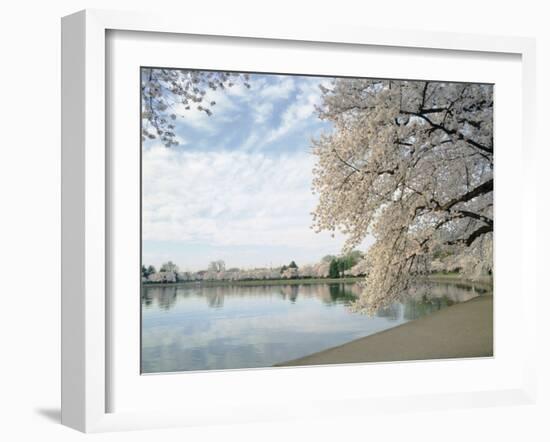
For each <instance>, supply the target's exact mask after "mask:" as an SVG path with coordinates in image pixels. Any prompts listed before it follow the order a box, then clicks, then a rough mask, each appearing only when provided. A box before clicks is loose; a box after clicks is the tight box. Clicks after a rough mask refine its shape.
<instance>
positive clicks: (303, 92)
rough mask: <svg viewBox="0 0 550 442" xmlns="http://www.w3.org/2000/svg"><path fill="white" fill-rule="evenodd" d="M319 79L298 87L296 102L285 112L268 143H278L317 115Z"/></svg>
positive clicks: (307, 81) (303, 83) (301, 83)
mask: <svg viewBox="0 0 550 442" xmlns="http://www.w3.org/2000/svg"><path fill="white" fill-rule="evenodd" d="M318 85H319V79H318V78H314V79H307V80H302V81H301V82H300V84H299V86H298V90H299V92H298V94H297V95H296V100H295V101H293V102H292V103H291V104H290V105H289V106H288V107H287V108H286V110H285V111H284V112H283V114H282V116H281V123H280V125H279V127H277V128H275V129H273V130H271V131H270V132H269V134H268V135H267V138H266V142H268V143H269V142H272V141H276V140H278V139H279V138H281V137H283V136H285V135H286V134H288V133H289V132H291V131H292V130H294V129H296V128H298V127H300V126H302V125H303V123H304V122H305V121H307V120H308V119H310V118H312V117H313V116H314V115H315V114H314V113H315V106H316V105H318V104H319V102H320V98H321V95H320V92H319V86H318Z"/></svg>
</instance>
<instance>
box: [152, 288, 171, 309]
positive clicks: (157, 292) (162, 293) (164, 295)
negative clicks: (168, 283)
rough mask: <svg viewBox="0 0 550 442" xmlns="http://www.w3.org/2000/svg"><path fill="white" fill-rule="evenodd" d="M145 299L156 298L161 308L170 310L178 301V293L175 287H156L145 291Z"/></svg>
mask: <svg viewBox="0 0 550 442" xmlns="http://www.w3.org/2000/svg"><path fill="white" fill-rule="evenodd" d="M144 296H145V299H147V298H149V297H150V298H151V299H152V300H155V301H156V303H157V304H158V306H159V308H161V309H163V310H169V309H170V308H172V307H173V306H174V304H175V303H176V301H177V293H176V288H175V287H154V288H150V289H147V290H146V291H145V294H144Z"/></svg>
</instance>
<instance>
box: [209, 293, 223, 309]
mask: <svg viewBox="0 0 550 442" xmlns="http://www.w3.org/2000/svg"><path fill="white" fill-rule="evenodd" d="M205 297H206V302H207V303H208V307H212V308H221V307H223V301H224V294H223V293H219V292H213V293H212V292H208V293H206V295H205Z"/></svg>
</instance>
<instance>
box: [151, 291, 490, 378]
mask: <svg viewBox="0 0 550 442" xmlns="http://www.w3.org/2000/svg"><path fill="white" fill-rule="evenodd" d="M360 290H361V288H360V287H359V285H357V284H301V285H259V286H217V287H204V286H195V285H189V286H164V287H163V286H157V287H144V288H143V290H142V295H141V300H142V301H141V302H142V327H143V330H142V370H143V371H144V372H168V371H186V370H206V369H228V368H250V367H266V366H272V365H273V364H275V363H280V362H283V361H286V360H290V359H295V358H298V357H301V356H305V355H307V354H311V353H314V352H317V351H321V350H324V349H326V348H329V347H333V346H336V345H340V344H343V343H345V342H349V341H351V340H353V339H357V338H360V337H363V336H367V335H370V334H372V333H376V332H379V331H382V330H385V329H387V328H391V327H394V326H396V325H399V324H402V323H404V322H407V321H410V320H413V319H416V318H419V317H421V316H424V315H427V314H430V313H433V312H434V311H437V310H440V309H442V308H445V307H447V306H449V305H452V304H454V303H457V302H464V301H467V300H468V299H471V298H473V297H475V296H479V295H480V294H481V293H482V292H483V289H480V288H479V287H474V286H471V285H457V284H450V283H439V282H438V283H435V282H426V283H424V284H420V285H418V286H415V287H413V288H412V289H411V291H410V293H408V294H407V296H406V297H404V299H403V300H402V301H401V302H397V303H395V304H392V305H390V306H388V307H386V308H384V309H381V310H379V311H378V312H377V314H376V315H375V316H373V317H368V316H365V315H361V314H357V313H351V312H350V310H349V309H348V306H349V305H350V303H351V302H353V300H355V299H356V298H357V296H358V295H359V294H360Z"/></svg>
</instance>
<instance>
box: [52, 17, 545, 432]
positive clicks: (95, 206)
mask: <svg viewBox="0 0 550 442" xmlns="http://www.w3.org/2000/svg"><path fill="white" fill-rule="evenodd" d="M110 31H124V32H128V31H139V32H154V33H162V34H164V35H167V34H172V35H177V34H179V35H183V36H185V35H194V36H197V35H199V36H217V37H227V38H228V37H235V38H247V39H269V40H272V41H284V42H286V43H287V44H292V42H296V43H298V42H312V43H319V44H334V43H337V44H340V45H342V47H344V46H346V45H353V46H357V45H359V46H362V45H366V46H376V47H379V48H395V47H397V48H402V49H403V51H407V50H413V49H415V48H416V49H426V50H430V51H432V52H433V51H441V53H444V52H448V51H451V52H452V51H458V52H462V51H466V52H468V53H474V54H478V55H483V54H490V53H491V54H511V55H515V56H517V57H521V60H520V63H521V101H522V110H521V112H520V113H521V119H520V122H521V127H520V129H521V150H520V151H519V153H518V155H519V156H520V158H521V163H522V168H523V171H522V172H523V183H522V190H521V195H520V196H521V201H522V211H521V213H520V214H519V215H518V216H519V217H520V218H518V222H521V238H520V241H519V242H518V246H519V247H520V250H519V253H520V254H521V256H520V259H521V271H520V274H521V281H520V282H519V284H520V286H521V294H522V296H521V300H520V305H521V306H522V307H523V308H526V306H528V305H533V304H536V302H537V299H536V293H537V292H536V286H535V278H529V277H528V275H532V274H533V272H534V270H532V269H531V268H530V266H529V264H528V261H527V259H526V257H527V256H535V255H536V253H535V247H536V238H535V230H536V229H534V228H533V226H534V223H535V207H536V194H535V192H533V191H530V192H527V191H526V189H534V188H535V187H536V186H535V185H534V184H533V183H534V180H535V175H534V174H533V173H530V171H531V170H534V161H535V143H534V135H533V134H534V130H533V125H534V120H535V119H534V118H533V113H534V101H535V43H534V41H533V40H532V39H526V38H517V37H491V36H479V35H464V34H451V33H429V32H421V31H399V32H392V31H388V30H376V29H368V28H364V29H363V28H360V29H359V28H347V27H344V26H330V27H328V26H325V27H321V26H318V27H315V26H313V25H308V26H302V27H299V28H298V27H293V26H291V25H286V24H280V23H279V24H271V25H269V24H267V22H262V23H260V22H254V23H252V22H247V21H246V20H242V21H240V22H238V23H237V22H223V23H220V22H215V21H214V22H212V21H207V20H201V19H200V18H197V19H195V20H193V21H192V22H190V23H186V24H185V25H182V24H181V23H180V22H179V20H178V19H177V17H170V16H169V15H163V16H155V15H152V14H144V13H126V12H124V13H123V12H112V11H100V10H86V11H81V12H78V13H76V14H73V15H70V16H67V17H65V18H63V21H62V55H63V59H62V122H63V128H62V423H63V424H65V425H67V426H70V427H72V428H75V429H78V430H80V431H84V432H97V431H111V430H124V429H140V428H159V427H169V426H185V425H208V423H209V422H211V419H213V416H212V414H211V413H205V412H204V410H203V409H200V407H199V408H198V409H197V410H196V412H194V413H189V411H185V410H184V409H182V408H176V407H173V408H172V409H168V410H166V409H164V410H162V411H159V410H153V409H152V410H148V411H144V410H140V411H120V412H119V411H115V412H113V411H110V412H109V408H110V407H109V404H108V396H109V392H110V390H111V389H112V388H113V386H112V385H111V384H110V379H109V375H108V373H109V370H110V364H112V354H110V345H109V340H108V339H107V337H108V336H107V335H108V327H109V324H110V321H111V320H112V317H111V312H110V309H109V307H110V303H109V299H108V288H109V280H108V272H107V271H106V269H107V266H108V265H109V259H110V258H109V243H110V241H112V239H113V238H111V237H110V236H109V235H110V233H111V231H110V230H109V229H108V228H107V225H108V220H109V217H110V207H111V206H110V204H111V195H110V188H109V185H108V182H107V181H108V173H107V170H108V167H109V164H108V161H109V160H108V158H109V156H108V155H107V149H108V137H107V133H106V121H107V118H110V115H109V113H108V107H107V101H108V99H107V98H108V97H107V95H106V94H107V93H109V91H108V87H107V86H108V85H107V82H106V63H108V60H107V55H108V51H107V49H106V47H107V45H106V35H107V33H108V32H110ZM497 176H498V175H497ZM497 179H498V178H497ZM497 192H498V190H497ZM498 247H499V246H498V245H497V249H496V252H495V253H497V254H498V253H506V252H505V251H503V250H499V249H498ZM497 272H498V271H497ZM497 277H498V276H497ZM497 288H498V284H497ZM497 296H498V294H497ZM496 302H497V303H498V298H497V301H496ZM520 310H521V309H520ZM497 311H498V309H497ZM495 320H496V321H497V322H498V320H499V317H498V315H497V316H496V318H495ZM517 321H520V325H521V327H522V329H523V330H524V335H523V336H524V337H529V336H531V337H533V336H534V334H535V324H534V323H533V322H532V321H529V320H528V318H527V317H526V316H524V317H521V318H519V319H517ZM534 342H535V339H525V347H524V352H523V353H522V355H518V358H520V359H521V360H519V361H518V362H519V364H520V365H521V367H522V368H521V375H518V376H517V377H515V378H514V379H510V381H509V383H508V384H507V385H500V386H499V387H498V388H496V387H491V388H488V389H483V388H480V387H477V388H474V389H471V390H468V388H467V387H465V388H463V390H462V391H461V392H450V391H445V389H442V390H441V391H437V389H436V390H434V391H431V392H429V393H427V394H423V395H422V394H414V395H407V394H404V395H401V396H400V395H397V396H396V395H394V394H392V395H388V396H384V395H378V396H376V397H372V396H368V395H364V394H362V393H361V392H359V393H358V394H357V395H355V396H353V397H349V396H346V395H345V394H342V395H341V396H340V397H339V395H338V392H337V391H333V392H332V393H331V394H330V395H328V396H327V397H326V398H321V397H315V398H312V399H311V400H310V401H309V402H308V406H306V407H300V409H299V410H298V411H297V410H295V409H294V410H292V412H288V410H285V408H284V407H282V406H281V404H276V403H274V404H272V406H270V405H269V404H265V403H262V404H259V405H258V406H256V407H255V406H254V404H253V398H254V395H255V394H256V395H259V393H258V392H257V391H249V394H248V397H249V400H248V402H247V401H246V400H245V399H242V402H241V403H239V400H238V399H236V398H232V399H231V401H232V402H233V403H234V405H235V409H238V410H239V413H235V414H231V413H225V414H224V413H223V412H221V411H220V412H219V413H218V415H216V422H218V423H219V422H253V421H258V420H273V419H285V418H290V417H292V418H296V417H312V416H315V417H317V416H323V417H327V416H334V415H338V414H340V415H342V414H344V415H345V414H368V413H369V412H371V411H374V410H378V411H379V410H380V409H382V410H385V411H388V412H392V411H399V410H404V409H405V410H407V409H431V408H434V409H435V408H456V407H470V406H488V405H502V404H521V403H531V402H532V401H534V397H535V393H536V382H535V369H536V367H535V348H534ZM496 357H497V358H498V352H497V353H496ZM396 365H399V364H396ZM380 367H381V369H383V368H384V366H380ZM386 367H390V366H389V365H388V366H386ZM407 367H409V369H410V370H413V368H412V367H413V365H408V366H407ZM420 368H421V367H420V366H416V368H414V369H415V370H416V371H418V370H419V369H420ZM361 369H362V368H361V366H354V367H351V368H350V367H348V368H347V370H348V371H347V373H346V375H347V374H348V373H351V371H350V370H353V373H354V374H353V375H354V376H358V375H360V370H361ZM277 370H278V371H279V372H280V371H281V369H277ZM282 370H283V371H284V373H285V374H284V377H285V378H286V379H292V378H295V381H296V379H302V378H303V372H300V369H282ZM309 370H325V371H324V372H323V373H325V374H326V375H327V376H331V375H334V374H335V373H337V372H338V370H344V368H343V367H331V368H330V369H327V368H326V367H316V368H309ZM329 370H330V371H329ZM387 370H390V368H387ZM379 371H380V369H379ZM254 373H255V374H254V376H256V377H257V378H258V379H256V381H255V382H259V383H260V384H258V385H261V383H262V382H265V379H266V378H267V376H271V375H269V374H260V375H258V374H257V373H258V372H254ZM263 373H267V371H264V372H263ZM310 373H311V372H310ZM241 375H243V373H242V372H241ZM170 378H171V379H173V381H170V380H168V381H166V382H167V383H170V382H175V379H176V378H175V377H174V376H168V377H167V378H166V379H170ZM241 378H242V376H241ZM195 379H196V380H198V379H199V378H195ZM217 382H220V383H222V384H223V382H225V381H224V379H223V378H221V377H220V378H219V380H218V381H217ZM248 388H249V390H251V389H252V388H253V386H252V385H251V386H249V387H248ZM250 398H252V399H250ZM186 400H192V397H191V398H187V399H186ZM335 404H338V406H337V407H334V405H335ZM183 408H184V407H183ZM335 408H336V409H337V411H335ZM214 414H215V413H214Z"/></svg>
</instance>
